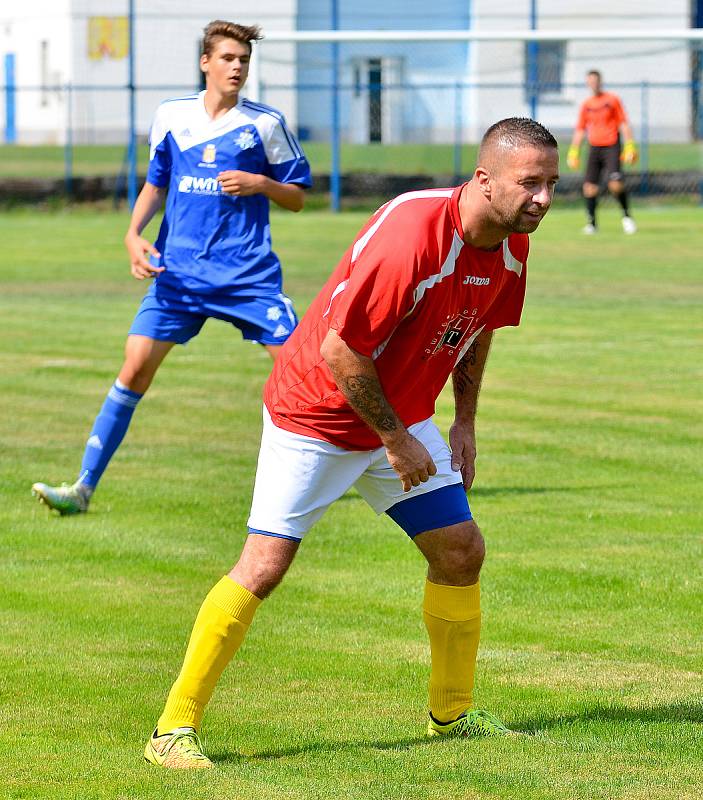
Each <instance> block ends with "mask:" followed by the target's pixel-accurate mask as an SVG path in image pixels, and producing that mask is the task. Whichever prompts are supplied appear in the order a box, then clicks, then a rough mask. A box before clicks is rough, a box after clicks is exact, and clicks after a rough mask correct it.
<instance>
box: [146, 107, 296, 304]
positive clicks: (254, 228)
mask: <svg viewBox="0 0 703 800" xmlns="http://www.w3.org/2000/svg"><path fill="white" fill-rule="evenodd" d="M204 95H205V92H201V93H200V94H196V95H191V96H189V97H181V98H177V99H174V100H167V101H166V102H164V103H162V104H161V105H160V106H159V108H158V110H157V112H156V117H155V119H154V124H153V126H152V129H151V136H150V146H151V155H150V162H149V171H148V174H147V178H146V179H147V181H148V182H149V183H151V184H153V185H154V186H159V187H168V196H167V199H166V210H165V213H164V218H163V222H162V224H161V230H160V231H159V236H158V238H157V240H156V242H155V247H156V249H157V250H158V251H159V253H161V257H160V258H159V259H154V258H152V262H153V263H154V264H156V265H158V266H165V267H166V269H165V271H164V272H162V273H160V274H159V276H158V277H157V278H156V280H157V281H158V283H159V285H160V286H161V287H162V288H164V289H168V290H172V291H175V292H178V293H179V294H184V293H185V294H188V293H194V294H211V293H213V294H222V293H226V294H231V295H238V296H242V297H246V296H252V295H258V294H260V293H261V292H271V291H273V292H280V291H281V284H282V281H281V265H280V262H279V261H278V257H277V256H276V254H275V253H274V252H273V251H272V250H271V232H270V227H269V201H268V198H267V197H266V196H265V195H263V194H256V195H251V196H249V197H233V196H231V195H228V194H225V193H224V192H223V191H222V188H221V186H220V184H219V183H218V182H217V180H216V177H217V175H218V173H220V172H222V171H223V170H235V169H238V170H243V171H245V172H252V173H258V174H263V175H266V176H268V177H269V178H273V179H274V180H276V181H279V182H281V183H297V184H300V185H301V186H310V185H311V184H312V178H311V175H310V166H309V165H308V162H307V159H306V158H305V154H304V153H303V151H302V149H301V147H300V145H299V144H298V142H297V141H296V139H295V137H294V136H293V134H292V133H291V132H290V130H289V129H288V127H287V125H286V121H285V119H284V118H283V115H282V114H281V113H280V112H279V111H276V109H274V108H271V106H266V105H263V104H262V103H254V102H252V101H250V100H247V99H246V98H242V99H240V101H239V102H238V103H237V105H236V106H235V107H234V108H232V109H230V110H229V111H228V112H227V113H226V114H224V115H223V116H221V117H219V118H218V119H211V117H210V116H209V115H208V113H207V111H206V110H205V104H204Z"/></svg>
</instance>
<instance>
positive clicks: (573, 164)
mask: <svg viewBox="0 0 703 800" xmlns="http://www.w3.org/2000/svg"><path fill="white" fill-rule="evenodd" d="M566 163H567V165H568V167H569V169H578V168H579V166H580V164H581V159H580V158H579V148H578V147H576V145H573V144H572V145H571V147H570V148H569V149H568V150H567V151H566Z"/></svg>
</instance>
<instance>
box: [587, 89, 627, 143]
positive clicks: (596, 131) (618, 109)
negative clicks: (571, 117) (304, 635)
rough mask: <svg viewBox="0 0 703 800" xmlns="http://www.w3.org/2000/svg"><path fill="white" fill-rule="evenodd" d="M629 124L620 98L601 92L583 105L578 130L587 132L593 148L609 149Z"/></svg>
mask: <svg viewBox="0 0 703 800" xmlns="http://www.w3.org/2000/svg"><path fill="white" fill-rule="evenodd" d="M623 122H627V117H626V116H625V110H624V109H623V107H622V103H621V102H620V98H619V97H618V96H617V95H615V94H611V93H610V92H601V93H600V94H594V95H593V96H592V97H589V98H588V100H584V101H583V103H582V104H581V111H580V112H579V118H578V122H577V123H576V129H577V130H581V131H582V130H585V131H586V136H587V137H588V143H589V144H590V145H592V146H593V147H609V146H610V145H613V144H615V143H616V142H617V140H618V129H619V128H620V125H622V123H623Z"/></svg>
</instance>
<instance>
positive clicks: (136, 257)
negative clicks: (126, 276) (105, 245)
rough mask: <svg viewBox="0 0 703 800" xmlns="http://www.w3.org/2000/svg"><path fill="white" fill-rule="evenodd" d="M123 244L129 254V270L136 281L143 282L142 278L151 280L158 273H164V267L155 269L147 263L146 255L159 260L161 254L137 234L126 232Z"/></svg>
mask: <svg viewBox="0 0 703 800" xmlns="http://www.w3.org/2000/svg"><path fill="white" fill-rule="evenodd" d="M124 243H125V247H126V248H127V252H128V253H129V266H130V270H131V272H132V275H134V277H135V278H137V280H140V281H143V280H144V278H153V277H154V276H155V275H158V274H159V272H163V271H164V267H155V266H154V265H153V264H150V263H149V258H148V256H147V254H149V255H152V256H155V257H156V258H159V257H160V255H161V254H160V253H159V251H158V250H157V249H156V248H155V247H154V245H153V244H152V243H151V242H149V241H147V240H146V239H145V238H144V237H143V236H140V235H139V234H138V233H130V232H127V235H126V236H125V237H124Z"/></svg>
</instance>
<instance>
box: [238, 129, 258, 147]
mask: <svg viewBox="0 0 703 800" xmlns="http://www.w3.org/2000/svg"><path fill="white" fill-rule="evenodd" d="M234 143H235V144H236V145H237V147H239V149H240V150H251V148H252V147H256V139H255V138H254V133H253V131H251V130H249V128H247V129H246V130H243V131H242V132H241V133H240V134H239V136H237V138H236V139H235V140H234Z"/></svg>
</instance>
